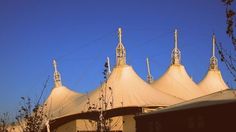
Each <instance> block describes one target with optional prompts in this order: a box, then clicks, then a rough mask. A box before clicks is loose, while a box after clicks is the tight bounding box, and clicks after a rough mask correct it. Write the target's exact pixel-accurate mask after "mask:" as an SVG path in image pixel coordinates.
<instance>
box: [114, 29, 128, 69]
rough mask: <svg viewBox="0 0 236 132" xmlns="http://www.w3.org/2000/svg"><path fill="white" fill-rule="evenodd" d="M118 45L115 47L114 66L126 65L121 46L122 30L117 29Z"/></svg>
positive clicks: (124, 53)
mask: <svg viewBox="0 0 236 132" xmlns="http://www.w3.org/2000/svg"><path fill="white" fill-rule="evenodd" d="M118 38H119V43H118V45H117V47H116V65H117V66H121V65H125V64H126V50H125V47H124V45H123V44H122V30H121V28H118Z"/></svg>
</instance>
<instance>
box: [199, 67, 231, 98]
mask: <svg viewBox="0 0 236 132" xmlns="http://www.w3.org/2000/svg"><path fill="white" fill-rule="evenodd" d="M198 86H199V87H200V88H201V89H202V90H203V91H204V92H205V94H211V93H214V92H218V91H222V90H226V89H228V86H227V85H226V84H225V82H224V80H223V78H222V76H221V72H220V70H218V69H217V70H212V69H210V70H208V72H207V74H206V76H205V77H204V79H203V80H202V81H201V82H200V83H199V84H198Z"/></svg>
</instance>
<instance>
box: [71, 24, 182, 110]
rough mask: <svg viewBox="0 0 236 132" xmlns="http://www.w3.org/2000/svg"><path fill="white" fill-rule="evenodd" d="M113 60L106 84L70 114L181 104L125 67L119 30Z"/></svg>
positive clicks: (91, 93) (79, 100)
mask: <svg viewBox="0 0 236 132" xmlns="http://www.w3.org/2000/svg"><path fill="white" fill-rule="evenodd" d="M116 61H117V62H116V66H115V67H114V68H113V70H112V72H111V74H110V75H109V77H108V79H107V81H105V82H104V83H103V84H102V85H101V86H100V87H98V88H97V89H95V90H94V91H92V92H90V93H89V94H88V95H87V96H83V97H82V99H78V102H80V103H79V104H80V105H79V106H77V107H71V109H73V110H72V111H71V112H72V113H78V112H81V111H83V112H85V111H89V110H91V109H99V108H101V109H111V108H118V107H126V106H140V107H150V106H155V107H158V106H160V107H163V106H169V105H172V104H176V103H179V102H181V101H182V100H181V99H179V98H176V97H173V96H171V95H168V94H165V93H163V92H161V91H159V90H156V89H154V88H152V87H151V86H150V85H149V84H147V83H146V82H145V81H144V80H142V79H141V78H140V77H139V76H138V75H137V74H136V72H135V71H134V70H133V68H132V67H131V66H129V65H127V64H126V50H125V47H124V45H123V44H122V42H121V29H119V44H118V46H117V48H116ZM68 110H69V109H68Z"/></svg>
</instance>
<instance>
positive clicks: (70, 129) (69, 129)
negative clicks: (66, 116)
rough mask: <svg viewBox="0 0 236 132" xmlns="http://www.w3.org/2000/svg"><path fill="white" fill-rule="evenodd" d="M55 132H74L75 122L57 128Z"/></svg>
mask: <svg viewBox="0 0 236 132" xmlns="http://www.w3.org/2000/svg"><path fill="white" fill-rule="evenodd" d="M56 132H76V121H71V122H68V123H66V124H64V125H62V126H60V127H58V128H57V129H56Z"/></svg>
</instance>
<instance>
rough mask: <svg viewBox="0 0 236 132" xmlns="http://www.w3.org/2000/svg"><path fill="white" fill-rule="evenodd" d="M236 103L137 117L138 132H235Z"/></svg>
mask: <svg viewBox="0 0 236 132" xmlns="http://www.w3.org/2000/svg"><path fill="white" fill-rule="evenodd" d="M235 111H236V103H231V104H220V105H215V106H210V105H209V106H206V107H196V108H188V109H181V110H175V111H167V112H162V113H158V112H157V113H152V114H147V115H141V116H137V117H135V119H136V131H137V132H144V131H145V132H235V131H236V129H235V119H236V114H235Z"/></svg>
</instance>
